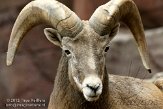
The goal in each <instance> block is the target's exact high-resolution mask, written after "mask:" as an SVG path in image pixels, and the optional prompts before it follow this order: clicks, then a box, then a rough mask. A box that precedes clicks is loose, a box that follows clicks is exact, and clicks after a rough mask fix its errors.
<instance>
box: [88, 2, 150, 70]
mask: <svg viewBox="0 0 163 109" xmlns="http://www.w3.org/2000/svg"><path fill="white" fill-rule="evenodd" d="M120 21H122V22H124V23H125V24H126V25H127V26H128V27H129V28H130V30H131V32H132V33H133V35H134V38H135V40H136V42H137V45H138V50H139V53H140V56H141V59H142V62H143V65H144V66H145V68H146V69H147V70H148V71H149V72H151V70H150V67H149V54H148V51H147V44H146V40H145V34H144V29H143V25H142V21H141V17H140V14H139V11H138V9H137V7H136V5H135V3H134V2H133V1H132V0H111V1H110V2H108V3H106V4H104V5H102V6H100V7H99V8H97V9H96V11H95V12H94V14H93V15H92V16H91V18H90V19H89V24H90V26H91V27H92V28H93V29H94V30H95V31H96V32H97V33H98V34H100V35H106V34H109V33H110V32H111V30H112V28H114V26H115V25H116V24H117V23H119V22H120Z"/></svg>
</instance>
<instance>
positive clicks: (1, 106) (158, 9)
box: [0, 0, 163, 109]
mask: <svg viewBox="0 0 163 109" xmlns="http://www.w3.org/2000/svg"><path fill="white" fill-rule="evenodd" d="M30 1H31V0H5V1H4V0H0V39H1V40H0V109H11V107H5V105H6V104H7V103H10V102H11V101H9V102H8V100H10V98H14V99H16V98H19V99H26V100H28V99H37V98H39V99H40V100H45V101H46V103H45V105H46V106H45V107H44V106H41V107H26V108H25V109H46V108H47V104H48V100H49V96H50V93H51V91H52V89H53V84H54V78H55V74H56V69H57V66H58V61H59V59H60V56H61V49H60V48H58V47H56V46H54V45H53V44H51V43H50V42H48V40H47V39H46V38H45V36H44V34H43V28H44V26H43V25H42V26H38V27H35V28H34V29H33V30H32V31H30V32H29V33H28V35H27V36H26V37H25V38H24V40H23V42H22V43H21V45H20V47H19V50H18V53H17V54H16V57H15V60H14V63H13V65H12V66H10V67H6V63H5V59H6V52H7V44H8V40H9V36H10V33H11V29H12V26H13V24H14V21H15V19H16V17H17V15H18V13H19V12H20V10H21V9H22V8H23V7H24V6H25V5H26V4H27V3H28V2H30ZM134 1H135V3H136V4H137V6H138V8H139V10H140V14H141V16H142V20H143V24H144V27H145V29H146V37H147V42H148V46H149V51H150V58H151V66H152V69H153V72H154V73H157V72H160V71H163V28H162V26H163V1H162V0H134ZM60 2H62V3H64V4H65V5H67V6H68V7H70V8H71V9H73V10H74V11H75V12H76V13H77V15H79V16H80V18H81V19H89V17H90V16H91V15H92V13H93V11H94V10H95V9H96V8H97V7H98V6H99V5H101V4H103V3H106V2H108V0H60ZM107 68H108V71H109V72H110V73H114V74H118V75H127V76H133V77H138V78H142V79H144V78H148V77H151V76H152V75H153V74H154V73H153V74H151V75H150V74H148V73H147V72H146V71H145V69H144V68H143V66H142V63H141V61H140V57H139V54H138V51H137V48H136V46H135V42H134V40H133V38H132V35H131V33H130V32H129V31H128V30H127V29H126V28H122V29H121V30H120V32H119V34H118V35H117V37H116V38H115V39H114V40H113V41H112V44H111V50H110V51H109V53H108V56H107ZM143 72H145V73H143ZM43 103H44V102H43ZM16 109H18V107H17V108H16Z"/></svg>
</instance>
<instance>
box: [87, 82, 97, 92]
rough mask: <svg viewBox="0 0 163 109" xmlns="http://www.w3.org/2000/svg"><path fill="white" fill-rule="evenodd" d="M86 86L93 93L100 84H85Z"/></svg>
mask: <svg viewBox="0 0 163 109" xmlns="http://www.w3.org/2000/svg"><path fill="white" fill-rule="evenodd" d="M87 87H88V88H89V89H91V90H92V91H93V92H94V93H96V92H97V91H98V89H99V88H100V84H97V85H90V84H87Z"/></svg>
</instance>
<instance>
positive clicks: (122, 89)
mask: <svg viewBox="0 0 163 109" xmlns="http://www.w3.org/2000/svg"><path fill="white" fill-rule="evenodd" d="M67 63H68V61H67V57H66V56H64V55H63V56H62V58H61V61H60V64H59V65H60V66H59V68H58V73H57V76H56V79H55V85H54V90H53V92H52V94H51V98H50V102H49V108H48V109H162V108H163V94H162V92H161V91H160V90H159V89H158V88H157V87H156V86H155V85H154V84H152V83H147V82H144V81H143V80H140V79H136V78H131V77H125V76H116V75H109V81H108V74H107V72H106V71H105V76H104V83H103V85H104V89H103V93H102V95H101V96H100V99H99V100H97V101H96V102H88V101H86V100H85V98H84V97H83V95H82V93H81V92H80V91H78V90H76V89H75V88H74V87H73V86H72V85H71V84H70V81H69V79H68V74H67V68H68V67H67V66H68V64H67ZM108 86H109V87H108Z"/></svg>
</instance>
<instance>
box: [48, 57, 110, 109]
mask: <svg viewBox="0 0 163 109" xmlns="http://www.w3.org/2000/svg"><path fill="white" fill-rule="evenodd" d="M67 68H68V61H67V57H66V56H64V55H62V57H61V60H60V64H59V68H58V73H57V76H56V79H55V85H54V90H53V92H52V95H51V100H50V104H53V105H54V107H55V108H54V109H106V108H108V96H109V94H108V74H107V72H106V70H105V75H104V82H103V93H102V95H101V96H100V98H99V100H97V101H96V102H88V101H86V100H85V98H84V96H83V95H82V93H81V92H79V91H78V90H76V89H75V88H74V87H73V86H72V85H71V84H70V81H69V78H68V73H67V72H68V69H67Z"/></svg>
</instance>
